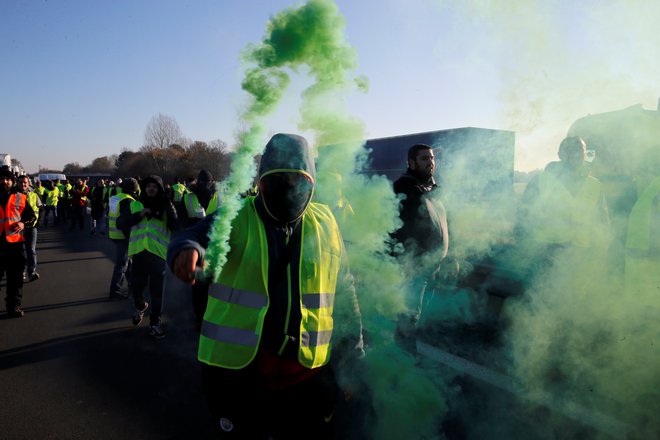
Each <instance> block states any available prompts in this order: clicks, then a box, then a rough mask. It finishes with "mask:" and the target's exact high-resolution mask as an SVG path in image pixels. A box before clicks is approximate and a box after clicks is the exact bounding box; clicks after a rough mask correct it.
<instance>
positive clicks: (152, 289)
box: [128, 251, 166, 325]
mask: <svg viewBox="0 0 660 440" xmlns="http://www.w3.org/2000/svg"><path fill="white" fill-rule="evenodd" d="M165 268H166V262H165V260H163V259H162V258H160V257H158V256H156V255H154V254H152V253H151V252H147V251H143V252H140V253H139V254H135V255H133V257H132V263H131V274H130V276H129V280H128V287H129V289H130V291H131V295H132V296H133V301H134V303H135V308H136V309H140V310H141V309H143V308H144V302H145V301H144V289H145V288H146V287H147V285H148V286H149V296H150V299H151V303H150V304H149V308H150V310H151V314H150V315H149V323H150V325H157V324H160V315H161V313H162V312H163V282H164V280H165Z"/></svg>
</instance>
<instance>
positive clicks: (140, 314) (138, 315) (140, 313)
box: [133, 301, 149, 325]
mask: <svg viewBox="0 0 660 440" xmlns="http://www.w3.org/2000/svg"><path fill="white" fill-rule="evenodd" d="M147 307H149V303H148V302H146V301H145V302H144V307H142V310H140V309H135V314H134V315H133V325H139V324H140V323H141V322H142V318H144V312H145V311H146V310H147Z"/></svg>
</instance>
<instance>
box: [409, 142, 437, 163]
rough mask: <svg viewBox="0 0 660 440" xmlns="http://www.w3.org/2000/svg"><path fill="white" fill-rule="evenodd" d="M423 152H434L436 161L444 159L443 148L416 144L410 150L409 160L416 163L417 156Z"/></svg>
mask: <svg viewBox="0 0 660 440" xmlns="http://www.w3.org/2000/svg"><path fill="white" fill-rule="evenodd" d="M423 150H431V151H433V152H434V153H435V158H436V160H437V159H440V158H441V157H442V148H440V147H431V146H430V145H426V144H415V145H413V146H412V147H410V148H408V160H412V161H414V160H415V159H416V158H417V154H419V152H420V151H423Z"/></svg>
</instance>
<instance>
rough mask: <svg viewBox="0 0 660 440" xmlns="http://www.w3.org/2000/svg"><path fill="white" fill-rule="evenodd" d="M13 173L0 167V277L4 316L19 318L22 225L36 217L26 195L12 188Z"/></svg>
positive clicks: (22, 253)
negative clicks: (4, 306)
mask: <svg viewBox="0 0 660 440" xmlns="http://www.w3.org/2000/svg"><path fill="white" fill-rule="evenodd" d="M14 181H15V177H14V174H13V173H12V172H11V170H9V168H7V167H2V168H0V220H2V222H1V224H2V228H0V281H1V280H2V278H4V277H5V276H6V277H7V284H6V287H5V293H6V296H5V304H6V306H7V316H9V317H10V318H20V317H21V316H23V315H24V312H23V310H22V309H21V301H22V299H23V269H24V268H25V262H26V258H25V248H24V242H25V235H24V234H25V227H26V225H29V224H33V222H35V221H36V216H35V213H34V210H33V209H32V206H30V203H29V202H28V199H27V196H26V195H25V194H23V193H21V192H17V191H16V189H15V188H14Z"/></svg>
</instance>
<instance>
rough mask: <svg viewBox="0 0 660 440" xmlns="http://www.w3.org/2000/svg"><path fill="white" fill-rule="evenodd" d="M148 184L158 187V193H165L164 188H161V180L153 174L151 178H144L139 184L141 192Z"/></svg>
mask: <svg viewBox="0 0 660 440" xmlns="http://www.w3.org/2000/svg"><path fill="white" fill-rule="evenodd" d="M149 183H155V184H156V185H157V186H158V193H159V194H162V193H164V192H165V187H164V186H163V179H161V178H160V176H156V175H155V174H152V175H151V176H148V177H145V178H144V179H142V181H141V182H140V186H141V187H142V191H144V189H145V188H146V187H147V184H149Z"/></svg>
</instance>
